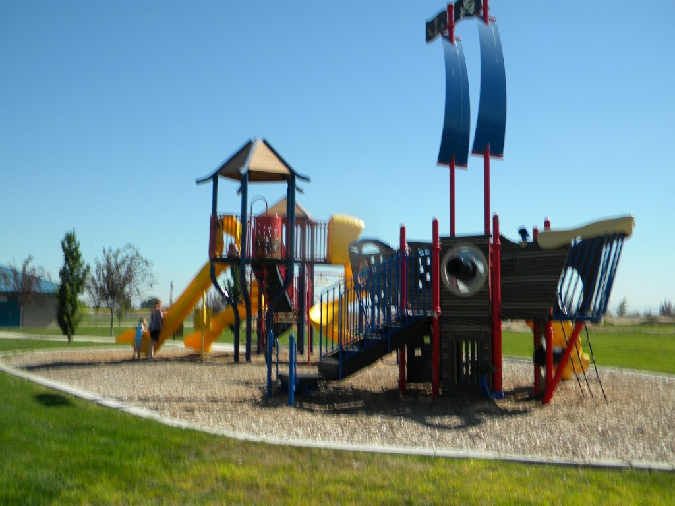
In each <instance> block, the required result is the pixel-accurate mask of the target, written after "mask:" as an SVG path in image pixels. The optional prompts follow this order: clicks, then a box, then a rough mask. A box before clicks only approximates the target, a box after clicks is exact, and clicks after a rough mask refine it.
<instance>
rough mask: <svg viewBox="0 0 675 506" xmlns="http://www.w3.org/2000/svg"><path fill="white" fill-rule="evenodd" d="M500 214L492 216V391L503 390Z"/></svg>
mask: <svg viewBox="0 0 675 506" xmlns="http://www.w3.org/2000/svg"><path fill="white" fill-rule="evenodd" d="M501 248H502V244H501V240H500V239H499V215H497V214H495V215H494V217H493V218H492V247H491V249H492V370H493V376H492V391H493V392H494V393H495V394H500V393H501V392H502V317H501V315H502V273H501Z"/></svg>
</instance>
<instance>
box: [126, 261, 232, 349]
mask: <svg viewBox="0 0 675 506" xmlns="http://www.w3.org/2000/svg"><path fill="white" fill-rule="evenodd" d="M226 268H227V265H226V264H225V263H220V262H217V263H216V264H215V269H216V276H220V274H221V273H222V272H223V270H225V269H226ZM210 270H211V263H210V262H206V263H205V264H204V267H202V269H201V270H200V271H199V272H198V273H197V275H196V276H195V277H194V279H193V280H192V281H191V282H190V284H189V285H188V287H187V288H186V289H185V291H184V292H183V293H182V294H181V296H180V297H179V298H178V300H177V301H176V302H174V303H173V305H172V306H171V307H170V308H169V309H168V311H167V313H166V315H165V316H164V324H163V327H162V332H161V333H160V334H159V340H158V341H157V345H156V346H155V351H157V350H159V348H160V347H161V346H162V343H164V340H165V339H166V338H167V337H169V336H170V335H171V334H173V333H174V332H175V331H176V330H178V327H179V326H180V324H181V323H183V321H184V320H185V318H187V316H188V315H189V314H190V313H191V312H192V309H193V308H194V307H195V306H196V305H197V303H198V302H199V299H200V298H201V297H202V295H204V291H206V290H208V289H209V287H210V286H211V273H210ZM148 323H149V322H148ZM135 336H136V329H135V328H134V329H130V330H126V331H124V332H122V333H121V334H120V335H119V337H118V338H117V339H116V340H115V343H118V344H119V343H129V344H130V345H131V346H133V345H134V337H135ZM149 346H150V333H149V332H147V331H146V332H144V333H143V344H142V345H141V351H142V352H143V353H146V354H147V353H148V349H149Z"/></svg>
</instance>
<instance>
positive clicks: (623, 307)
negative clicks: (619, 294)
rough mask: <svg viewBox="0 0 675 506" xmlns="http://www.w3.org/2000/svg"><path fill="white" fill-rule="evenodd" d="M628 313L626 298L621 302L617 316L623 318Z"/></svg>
mask: <svg viewBox="0 0 675 506" xmlns="http://www.w3.org/2000/svg"><path fill="white" fill-rule="evenodd" d="M626 313H628V300H626V297H624V298H623V299H621V300H620V301H619V305H618V306H617V307H616V316H618V317H619V318H623V317H624V316H626Z"/></svg>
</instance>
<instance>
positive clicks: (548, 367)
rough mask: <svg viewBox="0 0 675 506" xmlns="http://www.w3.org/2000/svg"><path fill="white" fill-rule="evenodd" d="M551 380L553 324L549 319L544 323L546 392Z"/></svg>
mask: <svg viewBox="0 0 675 506" xmlns="http://www.w3.org/2000/svg"><path fill="white" fill-rule="evenodd" d="M552 380H553V324H552V323H551V318H550V317H549V318H548V320H547V321H546V391H548V389H549V388H550V387H551V382H552Z"/></svg>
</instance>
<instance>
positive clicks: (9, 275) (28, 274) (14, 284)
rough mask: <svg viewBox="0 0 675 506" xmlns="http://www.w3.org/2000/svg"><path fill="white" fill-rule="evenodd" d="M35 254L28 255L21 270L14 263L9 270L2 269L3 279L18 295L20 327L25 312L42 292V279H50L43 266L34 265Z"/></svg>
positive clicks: (0, 272)
mask: <svg viewBox="0 0 675 506" xmlns="http://www.w3.org/2000/svg"><path fill="white" fill-rule="evenodd" d="M32 261H33V255H28V257H27V258H26V259H25V260H24V261H23V263H22V264H21V269H20V270H19V269H18V268H17V267H16V265H15V264H14V263H12V264H10V265H9V272H4V271H0V276H2V281H3V283H4V285H5V286H7V287H8V288H9V291H10V292H13V293H15V294H16V296H17V300H18V303H19V327H20V328H23V313H24V309H25V308H26V306H28V305H29V304H30V303H31V302H32V301H33V300H34V299H35V297H36V296H37V295H39V294H41V293H42V290H40V281H41V280H42V279H49V276H48V275H47V274H46V273H45V270H44V269H43V268H42V267H41V266H36V267H34V266H32V265H31V262H32Z"/></svg>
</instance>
